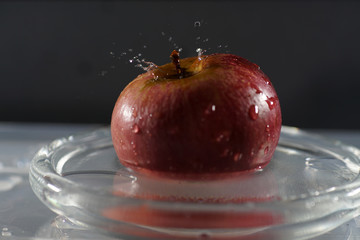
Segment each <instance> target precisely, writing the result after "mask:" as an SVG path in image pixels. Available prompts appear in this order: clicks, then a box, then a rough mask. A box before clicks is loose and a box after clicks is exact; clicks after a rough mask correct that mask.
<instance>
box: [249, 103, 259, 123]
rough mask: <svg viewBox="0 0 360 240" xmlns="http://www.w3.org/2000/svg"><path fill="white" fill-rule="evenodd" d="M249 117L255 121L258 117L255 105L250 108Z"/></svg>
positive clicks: (257, 108) (257, 109)
mask: <svg viewBox="0 0 360 240" xmlns="http://www.w3.org/2000/svg"><path fill="white" fill-rule="evenodd" d="M249 116H250V118H251V119H252V120H256V119H257V118H258V117H259V107H258V106H257V105H251V106H250V109H249Z"/></svg>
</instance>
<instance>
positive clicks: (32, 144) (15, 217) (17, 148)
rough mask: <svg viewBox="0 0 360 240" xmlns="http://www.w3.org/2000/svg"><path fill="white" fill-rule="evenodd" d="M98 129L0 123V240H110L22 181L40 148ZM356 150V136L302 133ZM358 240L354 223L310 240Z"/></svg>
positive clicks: (359, 142)
mask: <svg viewBox="0 0 360 240" xmlns="http://www.w3.org/2000/svg"><path fill="white" fill-rule="evenodd" d="M99 127H101V126H100V125H72V124H71V125H69V124H25V123H23V124H19V123H0V231H1V234H0V240H2V239H4V240H5V239H8V240H17V239H19V240H29V239H32V240H37V239H38V240H44V239H89V236H92V238H93V239H112V238H111V237H108V236H104V235H101V234H100V233H96V232H90V231H91V230H88V229H84V228H77V227H76V226H74V225H72V224H71V223H69V222H67V220H66V219H65V218H63V217H61V216H58V215H56V214H55V213H53V212H52V211H50V210H49V209H48V208H47V207H45V205H43V204H42V203H41V202H40V200H38V199H37V198H36V196H35V195H34V193H33V192H32V190H31V188H30V184H29V181H28V168H29V163H30V161H31V159H32V157H33V156H34V154H35V153H36V152H37V150H38V149H40V148H41V146H43V145H45V144H47V143H49V142H50V141H51V140H54V139H56V138H60V137H65V136H69V135H71V134H75V133H80V132H87V131H91V130H94V129H97V128H99ZM308 131H310V132H314V133H317V134H321V135H323V136H325V137H329V138H332V139H336V140H340V141H342V142H343V143H346V144H349V145H353V146H356V147H359V148H360V131H349V130H348V131H342V130H308ZM325 239H326V240H340V239H346V240H355V239H357V240H360V217H358V218H355V219H353V220H351V221H349V222H348V223H346V224H344V225H342V226H340V227H338V228H336V229H334V230H332V231H331V232H328V233H325V234H323V235H321V236H318V237H316V238H314V240H325Z"/></svg>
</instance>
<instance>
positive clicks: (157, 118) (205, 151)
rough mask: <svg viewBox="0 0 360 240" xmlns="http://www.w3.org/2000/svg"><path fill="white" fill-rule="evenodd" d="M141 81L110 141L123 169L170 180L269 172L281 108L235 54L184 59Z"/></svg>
mask: <svg viewBox="0 0 360 240" xmlns="http://www.w3.org/2000/svg"><path fill="white" fill-rule="evenodd" d="M180 66H181V68H182V70H183V77H182V78H179V75H178V73H177V72H176V69H175V67H174V65H173V64H171V63H169V64H166V65H163V66H160V67H158V68H156V69H154V70H151V71H148V72H146V73H144V74H141V75H139V76H138V77H137V78H136V79H135V80H133V81H132V82H131V83H130V84H129V85H128V86H127V87H126V88H125V89H124V90H123V91H122V92H121V94H120V96H119V98H118V100H117V102H116V104H115V107H114V110H113V114H112V119H111V134H112V140H113V144H114V148H115V151H116V153H117V155H118V158H119V160H120V162H121V163H122V164H123V165H124V166H126V167H128V168H131V169H133V170H134V171H137V172H141V173H144V174H149V175H153V176H161V177H163V176H165V177H173V178H205V177H208V176H210V177H215V176H221V177H223V176H230V175H232V174H238V173H241V172H243V171H251V170H255V169H261V168H263V167H265V166H266V165H267V164H268V163H269V162H270V160H271V158H272V156H273V153H274V151H275V148H276V146H277V144H278V140H279V137H280V130H281V110H280V104H279V100H278V97H277V94H276V92H275V89H274V87H273V86H272V84H271V82H270V80H269V78H268V77H267V76H266V75H265V74H264V73H263V72H262V71H261V70H260V68H259V67H258V66H257V65H256V64H254V63H251V62H249V61H248V60H246V59H244V58H241V57H238V56H235V55H231V54H212V55H208V56H202V58H201V59H199V58H198V57H192V58H186V59H182V60H180Z"/></svg>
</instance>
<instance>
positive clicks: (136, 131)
mask: <svg viewBox="0 0 360 240" xmlns="http://www.w3.org/2000/svg"><path fill="white" fill-rule="evenodd" d="M132 131H133V133H140V128H139V126H138V125H137V124H134V126H133V127H132Z"/></svg>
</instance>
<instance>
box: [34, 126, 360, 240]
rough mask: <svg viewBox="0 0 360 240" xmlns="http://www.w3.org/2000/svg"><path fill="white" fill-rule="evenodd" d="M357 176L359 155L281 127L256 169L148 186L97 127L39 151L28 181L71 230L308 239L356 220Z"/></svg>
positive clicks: (358, 202) (126, 234)
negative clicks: (124, 163) (262, 165)
mask: <svg viewBox="0 0 360 240" xmlns="http://www.w3.org/2000/svg"><path fill="white" fill-rule="evenodd" d="M359 169H360V150H358V149H357V148H355V147H351V146H347V145H343V144H342V143H340V142H337V141H330V140H327V139H324V138H322V137H320V136H315V135H312V134H308V133H306V132H304V131H301V130H299V129H297V128H291V127H283V128H282V132H281V137H280V141H279V144H278V147H277V149H276V151H275V154H274V156H273V159H272V160H271V162H270V164H269V165H268V166H267V167H266V168H265V169H263V170H262V171H257V172H248V173H243V174H242V175H240V176H237V177H232V178H227V179H217V180H198V181H195V180H187V181H181V180H172V179H161V178H151V177H149V176H144V175H141V174H137V173H135V172H133V171H131V170H129V169H127V168H125V167H124V166H122V165H121V164H120V162H119V161H118V159H117V156H116V154H115V151H114V148H113V145H112V140H111V135H110V130H109V129H108V128H103V129H99V130H97V131H93V132H89V133H86V134H83V135H75V136H70V137H67V138H62V139H58V140H55V141H54V142H52V143H50V144H49V145H47V146H44V147H43V148H42V149H40V150H39V152H38V153H37V154H36V156H35V157H34V159H33V160H32V163H31V167H30V183H31V186H32V189H33V191H34V192H35V194H36V195H37V196H38V198H39V199H40V200H41V201H42V202H43V203H44V204H45V205H46V206H48V207H49V208H50V209H51V210H53V211H54V212H56V213H58V214H59V215H62V216H65V217H66V218H68V219H69V220H70V221H71V222H73V223H74V224H76V225H78V226H81V227H86V228H91V229H97V230H101V231H103V232H105V233H108V234H110V235H113V236H117V237H124V238H126V239H221V240H223V239H251V240H254V239H276V240H278V239H307V238H311V237H315V236H318V235H320V234H322V233H324V232H327V231H330V230H332V229H334V228H335V227H337V226H339V225H341V224H343V223H345V222H347V221H348V220H350V219H352V218H354V217H356V216H358V215H359V209H358V208H359V205H360V179H359Z"/></svg>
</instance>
